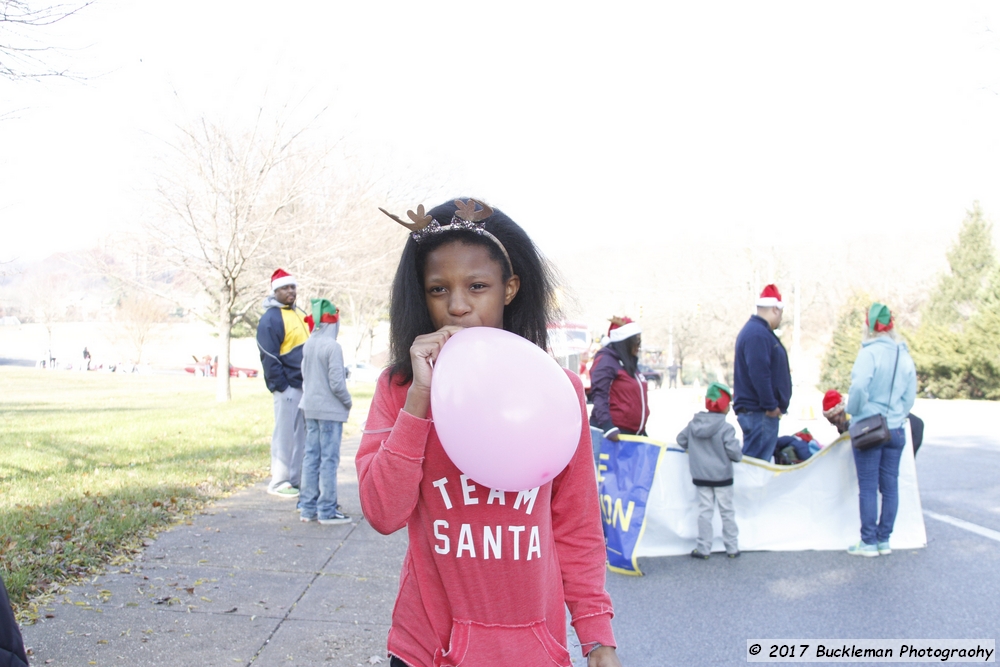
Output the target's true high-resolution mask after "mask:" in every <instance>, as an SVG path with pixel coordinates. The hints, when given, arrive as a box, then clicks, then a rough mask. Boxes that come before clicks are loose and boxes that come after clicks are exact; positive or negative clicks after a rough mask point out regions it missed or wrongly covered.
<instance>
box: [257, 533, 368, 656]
mask: <svg viewBox="0 0 1000 667" xmlns="http://www.w3.org/2000/svg"><path fill="white" fill-rule="evenodd" d="M362 521H364V517H362V518H361V520H360V521H358V522H357V523H355V524H352V525H351V530H350V532H349V533H347V535H346V536H344V539H343V540H341V542H340V544H338V545H337V548H336V549H334V550H333V552H332V553H331V554H330V557H329V558H327V559H326V560H325V561H323V564H322V565H321V566H320V568H319V570H317V571H316V572H314V573H313V577H312V579H310V580H309V583H307V584H306V585H305V587H304V588H303V589H302V592H301V593H299V596H298V597H297V598H295V601H294V602H292V604H290V605H289V606H288V611H286V612H285V615H284V616H282V617H281V620H279V621H278V624H277V625H276V626H274V630H272V631H271V634H269V635H268V636H267V638H266V639H264V643H263V644H261V645H260V648H258V649H257V650H256V651H255V652H254V654H253V655H252V656H250V660H249V661H248V662H247V664H246V666H245V667H250V665H252V664H253V663H254V662H255V661H256V660H257V658H258V657H259V656H260V654H261V652H262V651H263V650H264V649H265V648H267V645H268V644H270V643H271V640H272V639H274V636H275V635H276V634H278V630H280V629H281V626H282V625H284V623H285V621H287V620H288V617H289V616H290V615H291V613H292V611H294V610H295V607H297V606H298V604H299V601H300V600H302V598H303V597H304V596H305V594H306V593H308V592H309V589H310V588H312V587H313V584H315V583H316V580H317V579H319V578H320V577H321V576H323V570H325V569H326V566H327V565H329V564H330V561H332V560H333V559H334V557H335V556H336V555H337V554H338V553H339V552H340V550H341V549H342V548H343V546H344V545H345V544H347V540H349V539H351V535H353V534H354V531H356V530H357V529H358V527H359V526H360V525H361V522H362Z"/></svg>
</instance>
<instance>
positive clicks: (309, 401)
mask: <svg viewBox="0 0 1000 667" xmlns="http://www.w3.org/2000/svg"><path fill="white" fill-rule="evenodd" d="M339 331H340V324H339V323H336V324H317V325H316V329H315V330H314V331H313V332H312V335H311V336H309V340H307V341H306V344H305V345H303V346H302V402H301V403H299V407H300V408H302V411H303V412H304V413H305V416H306V419H319V420H324V421H335V422H345V421H347V415H348V414H350V412H351V394H350V392H349V391H347V378H346V376H345V373H344V353H343V351H342V350H341V349H340V343H338V342H337V333H338V332H339Z"/></svg>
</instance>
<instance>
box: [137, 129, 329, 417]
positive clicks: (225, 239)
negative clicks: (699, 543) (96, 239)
mask: <svg viewBox="0 0 1000 667" xmlns="http://www.w3.org/2000/svg"><path fill="white" fill-rule="evenodd" d="M308 127H309V124H305V125H303V126H300V127H297V128H295V129H290V128H288V127H287V126H286V122H285V121H283V120H280V119H279V120H275V121H268V120H267V119H266V116H265V113H264V111H263V110H260V112H259V113H258V115H257V117H256V119H255V121H254V123H253V126H252V127H251V129H250V130H249V131H247V132H245V133H237V132H234V131H231V130H229V129H227V128H224V127H222V126H220V125H218V124H215V123H212V122H210V121H209V120H208V119H205V118H202V119H200V120H199V121H198V122H197V123H195V124H194V125H192V126H190V127H184V128H181V133H180V139H179V141H178V142H177V143H176V144H174V145H173V146H172V148H173V149H174V154H175V157H176V158H177V163H176V167H175V169H174V170H173V171H172V172H171V173H170V174H164V175H163V177H162V180H161V183H160V186H159V194H160V196H161V200H162V202H163V204H164V206H165V209H166V215H165V217H164V218H163V219H162V220H156V221H152V222H151V223H150V224H148V225H146V232H147V234H148V235H149V237H150V238H152V239H153V240H154V241H155V244H156V246H157V247H158V248H159V249H160V252H161V260H162V261H163V262H164V263H165V264H166V265H167V266H169V267H170V268H171V269H172V270H174V271H176V272H179V273H181V274H183V275H186V276H189V277H191V278H193V279H194V280H195V281H196V282H197V283H198V284H199V285H200V286H201V289H202V291H203V293H204V295H205V296H207V298H208V303H209V308H210V309H211V310H212V311H213V312H214V313H215V322H216V326H217V332H218V337H219V368H223V369H225V368H228V367H229V352H230V338H231V335H232V327H233V324H234V323H236V322H237V321H239V320H241V319H242V318H243V316H244V314H245V313H246V312H247V311H248V310H249V309H251V308H254V307H255V306H256V305H257V304H258V303H259V300H260V298H261V297H262V296H263V294H264V292H265V290H266V285H267V281H266V276H267V275H268V273H270V271H271V270H273V265H274V261H273V259H272V258H273V257H275V256H276V255H277V250H278V249H280V248H282V247H289V246H290V245H294V246H295V247H300V248H301V247H302V246H301V245H298V243H297V240H298V239H300V238H303V237H307V236H309V234H308V233H307V231H308V229H309V228H310V225H311V223H312V222H313V221H312V220H310V219H309V213H310V211H309V207H308V206H306V202H307V200H308V197H309V194H310V187H311V185H312V184H313V182H314V181H315V179H316V177H317V176H318V174H319V173H320V172H321V170H322V159H323V155H317V154H316V153H315V152H314V151H308V150H305V149H300V147H299V146H300V144H301V143H302V135H303V133H304V132H305V131H306V129H307V128H308ZM230 396H231V394H230V385H229V374H228V373H218V374H217V385H216V400H218V401H228V400H229V399H230Z"/></svg>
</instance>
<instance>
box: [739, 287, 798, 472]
mask: <svg viewBox="0 0 1000 667" xmlns="http://www.w3.org/2000/svg"><path fill="white" fill-rule="evenodd" d="M783 308H784V303H782V301H781V293H780V292H778V288H777V287H775V286H774V285H768V286H767V287H765V288H764V291H763V292H761V294H760V298H759V299H758V300H757V314H756V315H751V316H750V320H749V321H748V322H747V323H746V324H745V325H743V329H742V330H741V331H740V335H739V336H737V337H736V360H735V364H734V366H735V367H734V369H733V393H734V394H735V397H734V400H733V408H734V410H735V411H736V419H737V421H739V423H740V428H741V429H742V430H743V454H744V455H745V456H752V457H754V458H755V459H761V460H763V461H770V460H771V457H772V456H774V447H775V445H776V444H777V443H778V420H779V419H780V418H781V415H782V414H784V413H785V412H787V411H788V402H789V401H790V400H791V398H792V376H791V373H789V370H788V353H787V352H786V351H785V346H784V345H782V344H781V341H780V340H778V337H777V336H775V335H774V330H775V329H777V328H778V326H779V325H780V324H781V315H782V309H783Z"/></svg>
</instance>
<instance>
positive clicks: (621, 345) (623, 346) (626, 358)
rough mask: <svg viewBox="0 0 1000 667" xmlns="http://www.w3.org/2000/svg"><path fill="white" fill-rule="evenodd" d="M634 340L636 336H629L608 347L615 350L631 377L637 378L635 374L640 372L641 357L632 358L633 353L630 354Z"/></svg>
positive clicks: (609, 344)
mask: <svg viewBox="0 0 1000 667" xmlns="http://www.w3.org/2000/svg"><path fill="white" fill-rule="evenodd" d="M633 338H635V336H629V337H628V338H626V339H625V340H619V341H616V342H614V343H608V347H610V348H611V349H612V350H614V351H615V354H617V355H618V358H619V359H621V362H622V367H623V368H624V369H625V372H626V373H628V374H629V376H630V377H635V374H636V373H637V372H638V370H639V357H635V356H632V353H631V352H629V348H630V347H632V339H633Z"/></svg>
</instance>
